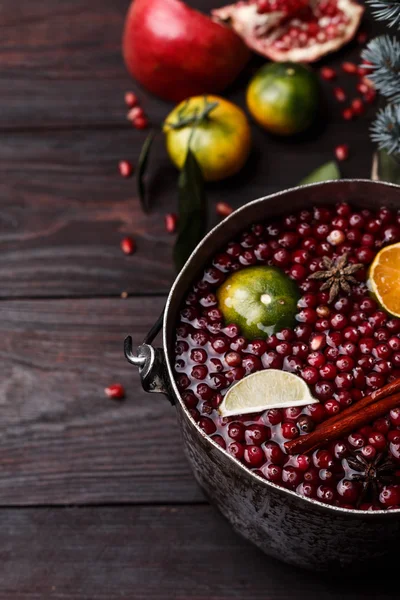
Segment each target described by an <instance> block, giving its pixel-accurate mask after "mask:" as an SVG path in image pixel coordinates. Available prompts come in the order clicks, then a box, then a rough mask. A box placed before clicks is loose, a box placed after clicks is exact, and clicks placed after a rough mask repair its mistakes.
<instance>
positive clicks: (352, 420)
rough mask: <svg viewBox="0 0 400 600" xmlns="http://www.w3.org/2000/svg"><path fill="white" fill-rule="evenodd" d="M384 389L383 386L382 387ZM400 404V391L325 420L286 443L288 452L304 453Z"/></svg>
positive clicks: (345, 433) (343, 434) (380, 415)
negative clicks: (338, 416)
mask: <svg viewBox="0 0 400 600" xmlns="http://www.w3.org/2000/svg"><path fill="white" fill-rule="evenodd" d="M382 389H383V388H382ZM396 406H400V393H398V394H393V395H391V396H387V397H386V398H381V399H380V400H378V401H377V402H375V403H374V404H370V405H369V406H366V407H365V408H364V409H363V408H361V410H358V411H357V412H353V413H351V414H349V415H347V416H346V415H345V414H344V413H342V415H341V417H342V418H341V419H340V420H336V416H335V423H331V419H329V420H328V421H325V423H323V424H322V425H321V427H320V428H319V429H315V430H314V431H312V432H311V433H308V434H307V435H303V436H301V437H298V438H296V439H294V440H291V441H289V442H286V443H285V449H286V452H287V453H288V454H304V453H306V452H310V451H311V450H315V449H316V448H319V447H320V446H323V445H324V444H327V443H328V442H331V441H332V440H336V439H338V438H340V437H343V436H345V435H347V434H349V433H351V432H352V431H354V430H355V429H358V428H359V427H363V426H364V425H367V424H368V423H370V422H371V421H374V420H375V419H378V418H379V417H382V416H383V415H385V414H387V413H388V412H389V411H390V410H392V408H396Z"/></svg>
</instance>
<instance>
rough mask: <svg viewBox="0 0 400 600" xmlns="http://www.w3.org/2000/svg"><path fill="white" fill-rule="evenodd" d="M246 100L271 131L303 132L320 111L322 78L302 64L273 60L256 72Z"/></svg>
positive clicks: (258, 119) (261, 123)
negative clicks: (319, 79) (320, 83)
mask: <svg viewBox="0 0 400 600" xmlns="http://www.w3.org/2000/svg"><path fill="white" fill-rule="evenodd" d="M246 102H247V106H248V109H249V111H250V113H251V114H252V116H253V117H254V119H255V120H256V121H257V122H258V123H259V124H260V125H261V127H264V129H266V130H267V131H270V132H271V133H275V134H277V135H293V134H295V133H300V132H301V131H304V130H305V129H307V128H308V127H309V126H310V125H311V123H312V122H313V120H314V119H315V117H316V115H317V112H318V105H319V84H318V78H317V76H316V74H315V73H314V71H312V70H311V69H310V68H309V67H307V66H305V65H302V64H299V63H291V62H284V63H272V64H269V65H266V66H264V67H262V68H261V69H260V70H259V71H258V72H257V73H256V74H255V75H254V77H253V78H252V80H251V81H250V83H249V86H248V88H247V94H246Z"/></svg>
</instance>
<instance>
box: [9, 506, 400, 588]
mask: <svg viewBox="0 0 400 600" xmlns="http://www.w3.org/2000/svg"><path fill="white" fill-rule="evenodd" d="M0 536H1V540H2V544H1V550H0V556H1V567H0V570H1V577H0V600H11V599H12V600H14V599H17V598H18V599H19V600H44V599H47V598H51V599H52V600H114V599H115V600H116V599H117V598H118V599H119V600H132V599H134V600H188V599H192V600H231V599H232V598H237V599H240V600H275V599H279V600H286V599H287V600H302V599H304V598H318V599H319V600H334V599H335V600H336V599H340V600H350V599H351V600H364V599H365V598H374V597H376V598H380V599H386V600H395V599H398V582H397V580H396V570H395V568H394V566H393V565H391V568H392V571H391V574H390V573H389V574H388V575H386V576H383V575H380V576H379V577H378V576H376V577H372V576H364V577H357V576H356V575H352V576H349V575H347V576H346V575H344V574H340V573H332V574H330V575H325V576H321V575H317V574H313V573H309V572H306V571H300V570H298V569H295V568H293V567H289V566H286V565H284V564H283V563H278V562H276V561H274V560H272V559H269V558H268V557H266V556H265V555H263V554H262V553H261V552H260V551H258V550H257V549H256V548H253V547H252V546H251V545H250V544H249V543H247V542H245V541H244V540H242V539H241V538H239V537H238V536H237V535H236V534H235V533H234V532H233V531H232V530H231V528H230V527H229V525H228V523H226V522H225V521H224V520H223V518H222V517H221V516H220V515H218V514H217V513H216V512H215V511H214V509H213V508H211V507H209V506H191V507H188V506H185V507H174V506H171V507H119V508H101V507H98V508H96V509H93V508H72V507H71V508H60V509H21V510H3V511H2V513H1V519H0ZM388 566H390V565H388ZM377 574H378V571H377V572H375V575H377Z"/></svg>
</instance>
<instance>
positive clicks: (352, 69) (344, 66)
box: [342, 62, 358, 75]
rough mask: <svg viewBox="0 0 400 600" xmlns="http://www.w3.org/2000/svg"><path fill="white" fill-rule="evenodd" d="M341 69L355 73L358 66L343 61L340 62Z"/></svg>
mask: <svg viewBox="0 0 400 600" xmlns="http://www.w3.org/2000/svg"><path fill="white" fill-rule="evenodd" d="M342 69H343V71H344V72H345V73H349V74H350V75H355V74H356V73H357V70H358V67H357V65H355V64H354V63H351V62H344V63H342Z"/></svg>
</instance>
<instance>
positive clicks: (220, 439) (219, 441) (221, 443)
mask: <svg viewBox="0 0 400 600" xmlns="http://www.w3.org/2000/svg"><path fill="white" fill-rule="evenodd" d="M211 439H212V440H214V442H215V443H216V444H218V446H221V448H224V449H225V448H226V443H225V440H224V438H223V437H221V436H220V435H213V436H212V438H211Z"/></svg>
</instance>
